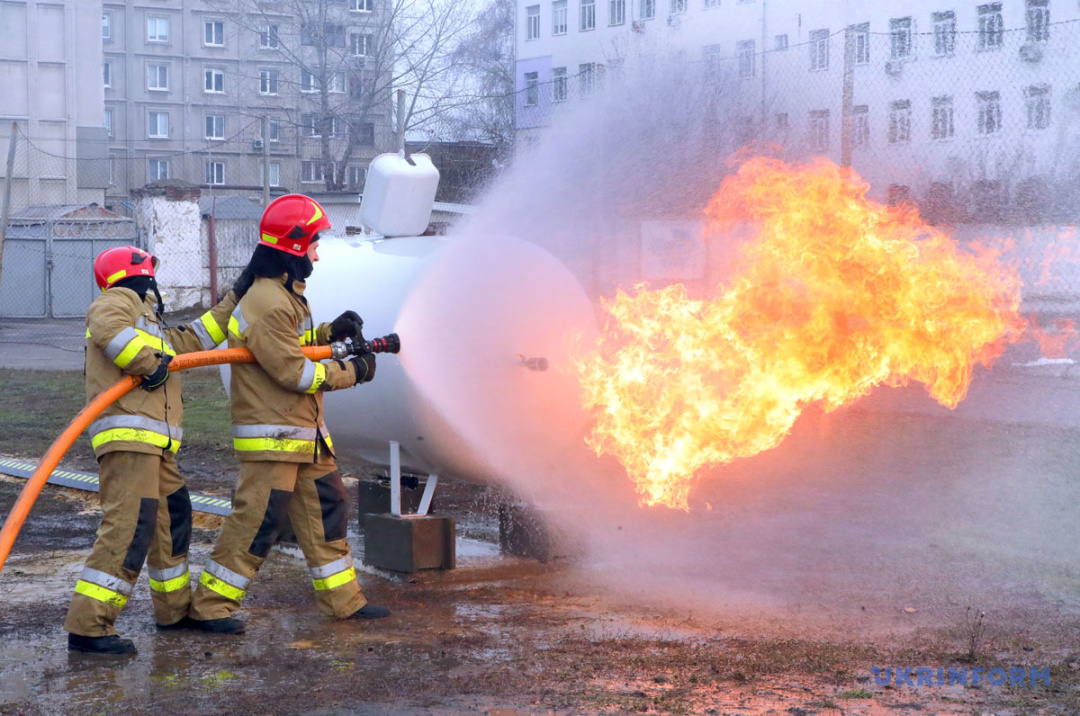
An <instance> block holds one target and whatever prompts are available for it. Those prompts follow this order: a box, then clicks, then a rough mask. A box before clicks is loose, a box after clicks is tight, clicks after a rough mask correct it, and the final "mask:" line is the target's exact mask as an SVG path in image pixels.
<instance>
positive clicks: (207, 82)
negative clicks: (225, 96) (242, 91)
mask: <svg viewBox="0 0 1080 716" xmlns="http://www.w3.org/2000/svg"><path fill="white" fill-rule="evenodd" d="M203 77H204V80H203V91H204V92H214V93H221V92H224V91H225V71H224V70H215V69H207V70H206V71H205V72H203Z"/></svg>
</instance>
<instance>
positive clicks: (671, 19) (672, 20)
mask: <svg viewBox="0 0 1080 716" xmlns="http://www.w3.org/2000/svg"><path fill="white" fill-rule="evenodd" d="M667 24H668V27H674V28H675V29H678V28H679V25H682V18H681V17H679V16H678V15H668V18H667Z"/></svg>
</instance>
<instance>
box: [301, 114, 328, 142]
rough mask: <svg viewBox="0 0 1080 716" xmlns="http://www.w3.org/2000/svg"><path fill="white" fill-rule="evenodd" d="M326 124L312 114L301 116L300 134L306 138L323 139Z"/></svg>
mask: <svg viewBox="0 0 1080 716" xmlns="http://www.w3.org/2000/svg"><path fill="white" fill-rule="evenodd" d="M323 126H324V122H320V121H318V119H317V118H316V116H315V115H314V114H312V113H310V112H307V113H304V114H301V115H300V133H301V134H302V135H303V136H305V137H321V136H322V130H323Z"/></svg>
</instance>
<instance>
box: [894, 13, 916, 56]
mask: <svg viewBox="0 0 1080 716" xmlns="http://www.w3.org/2000/svg"><path fill="white" fill-rule="evenodd" d="M889 37H890V39H891V40H892V58H893V59H894V60H907V59H910V58H911V56H912V54H913V53H914V50H915V47H914V42H913V40H914V38H913V36H912V26H911V18H910V17H901V18H896V19H893V20H889Z"/></svg>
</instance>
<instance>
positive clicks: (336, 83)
mask: <svg viewBox="0 0 1080 716" xmlns="http://www.w3.org/2000/svg"><path fill="white" fill-rule="evenodd" d="M326 91H327V92H336V93H338V94H341V93H344V92H345V73H344V72H335V73H334V74H332V75H330V86H329V87H328V88H327V90H326Z"/></svg>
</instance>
